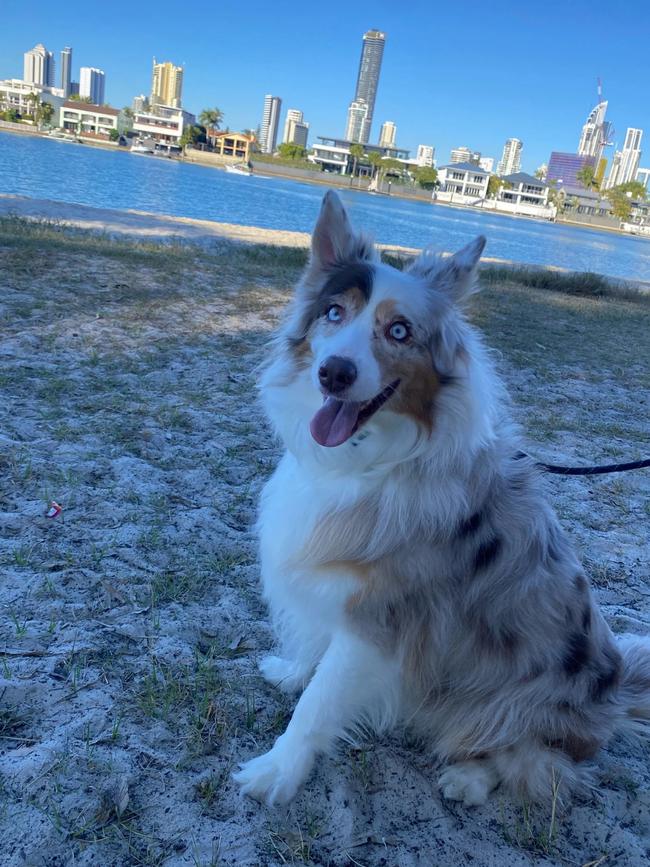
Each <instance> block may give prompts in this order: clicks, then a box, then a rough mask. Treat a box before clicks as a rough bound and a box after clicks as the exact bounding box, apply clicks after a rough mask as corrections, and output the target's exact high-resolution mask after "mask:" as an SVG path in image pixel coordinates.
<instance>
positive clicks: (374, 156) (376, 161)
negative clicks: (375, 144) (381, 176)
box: [368, 151, 383, 178]
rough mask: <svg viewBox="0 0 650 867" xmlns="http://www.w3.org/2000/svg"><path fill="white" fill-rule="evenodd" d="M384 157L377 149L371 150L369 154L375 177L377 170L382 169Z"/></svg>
mask: <svg viewBox="0 0 650 867" xmlns="http://www.w3.org/2000/svg"><path fill="white" fill-rule="evenodd" d="M382 159H383V157H382V155H381V154H378V153H377V152H376V151H371V152H370V153H369V154H368V162H369V163H370V165H371V166H372V176H373V178H374V177H375V175H376V174H377V172H378V171H379V170H380V169H381V163H382Z"/></svg>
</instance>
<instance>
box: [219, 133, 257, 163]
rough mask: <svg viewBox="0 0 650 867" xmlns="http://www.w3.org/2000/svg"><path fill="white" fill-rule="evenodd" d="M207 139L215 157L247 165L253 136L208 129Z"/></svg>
mask: <svg viewBox="0 0 650 867" xmlns="http://www.w3.org/2000/svg"><path fill="white" fill-rule="evenodd" d="M207 139H208V141H209V142H210V144H211V145H212V147H213V149H214V153H215V154H217V156H220V157H225V158H227V159H233V160H237V161H238V162H245V163H247V162H248V161H249V160H250V157H251V148H252V146H253V143H254V142H255V136H254V135H248V134H247V133H244V132H220V131H219V130H213V129H209V130H208V132H207Z"/></svg>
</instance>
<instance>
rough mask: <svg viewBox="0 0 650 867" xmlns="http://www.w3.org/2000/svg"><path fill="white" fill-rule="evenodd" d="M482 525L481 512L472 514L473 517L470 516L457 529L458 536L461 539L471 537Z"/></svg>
mask: <svg viewBox="0 0 650 867" xmlns="http://www.w3.org/2000/svg"><path fill="white" fill-rule="evenodd" d="M482 523H483V515H482V514H481V512H474V514H473V515H470V517H469V518H467V520H465V521H463V523H462V524H461V525H460V527H459V528H458V536H459V537H460V538H461V539H464V538H465V537H466V536H471V535H473V534H474V533H476V531H477V530H478V528H479V527H480V526H481V524H482Z"/></svg>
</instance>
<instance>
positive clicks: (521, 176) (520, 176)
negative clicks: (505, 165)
mask: <svg viewBox="0 0 650 867" xmlns="http://www.w3.org/2000/svg"><path fill="white" fill-rule="evenodd" d="M501 180H503V181H508V183H509V184H513V185H515V186H516V185H517V184H530V186H532V187H548V184H547V183H546V181H542V180H541V179H540V178H536V177H533V175H529V174H527V173H526V172H515V173H514V174H512V175H505V176H504V177H503V178H501Z"/></svg>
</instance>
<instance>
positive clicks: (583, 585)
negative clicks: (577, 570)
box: [573, 574, 589, 593]
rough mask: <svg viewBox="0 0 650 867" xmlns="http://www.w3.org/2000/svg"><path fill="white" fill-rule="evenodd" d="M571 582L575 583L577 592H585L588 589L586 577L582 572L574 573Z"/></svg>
mask: <svg viewBox="0 0 650 867" xmlns="http://www.w3.org/2000/svg"><path fill="white" fill-rule="evenodd" d="M573 583H574V584H575V585H576V590H577V591H578V593H586V592H587V590H588V589H589V584H588V583H587V579H586V578H585V576H584V575H582V574H578V575H576V577H575V578H574V579H573Z"/></svg>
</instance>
